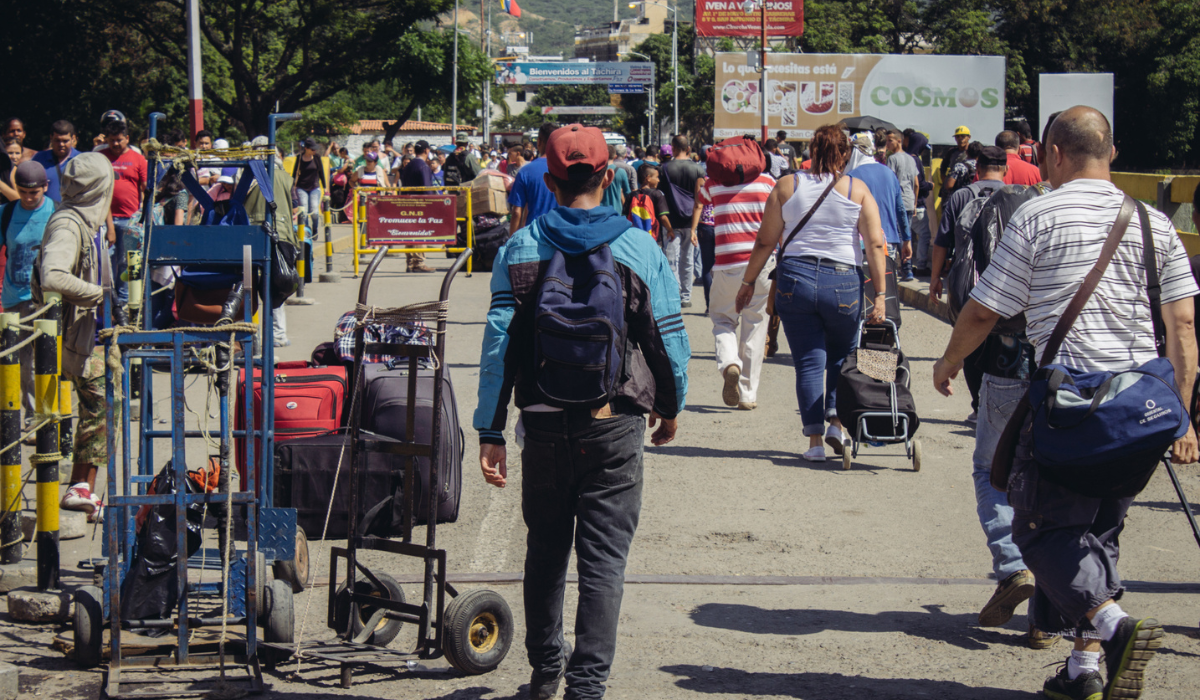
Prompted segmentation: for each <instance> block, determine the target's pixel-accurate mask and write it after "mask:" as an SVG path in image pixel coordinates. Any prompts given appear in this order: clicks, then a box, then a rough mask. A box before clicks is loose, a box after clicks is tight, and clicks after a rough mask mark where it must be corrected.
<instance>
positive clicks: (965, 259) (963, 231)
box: [946, 183, 996, 323]
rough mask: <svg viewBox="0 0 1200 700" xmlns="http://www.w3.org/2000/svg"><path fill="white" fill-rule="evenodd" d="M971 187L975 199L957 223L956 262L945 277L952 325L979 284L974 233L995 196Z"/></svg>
mask: <svg viewBox="0 0 1200 700" xmlns="http://www.w3.org/2000/svg"><path fill="white" fill-rule="evenodd" d="M970 187H971V191H972V192H974V193H975V196H974V197H972V198H971V200H970V201H969V202H967V204H966V206H964V207H963V208H962V211H960V212H959V213H958V218H957V219H955V221H954V258H953V261H952V262H951V263H950V271H949V272H947V273H946V300H947V301H948V302H949V306H950V322H951V323H954V322H955V321H957V320H958V312H960V311H962V310H963V307H964V306H966V305H967V299H968V298H970V296H971V290H972V289H974V288H975V283H976V282H977V281H979V273H977V272H976V271H975V250H974V245H973V244H972V239H971V229H972V228H973V227H974V226H975V221H976V220H977V219H978V218H979V215H980V213H982V212H983V209H984V207H986V206H987V202H988V201H989V200H990V199H991V197H992V194H994V193H995V192H996V188H995V187H993V186H991V185H983V184H980V183H973V184H972V185H970Z"/></svg>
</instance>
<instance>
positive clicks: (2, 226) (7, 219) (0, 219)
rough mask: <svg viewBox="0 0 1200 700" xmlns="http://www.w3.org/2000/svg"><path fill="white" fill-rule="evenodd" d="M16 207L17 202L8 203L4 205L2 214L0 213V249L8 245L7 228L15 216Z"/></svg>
mask: <svg viewBox="0 0 1200 700" xmlns="http://www.w3.org/2000/svg"><path fill="white" fill-rule="evenodd" d="M16 205H17V202H9V203H8V204H5V205H4V212H3V213H0V248H2V247H4V246H5V245H8V227H9V225H10V224H12V220H13V215H14V214H16V211H15V210H16V208H17V207H16Z"/></svg>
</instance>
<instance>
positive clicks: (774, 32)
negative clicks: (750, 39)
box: [696, 0, 804, 36]
mask: <svg viewBox="0 0 1200 700" xmlns="http://www.w3.org/2000/svg"><path fill="white" fill-rule="evenodd" d="M760 2H761V0H760ZM746 4H747V3H746V2H745V0H696V34H697V35H698V36H762V8H761V6H760V5H759V4H758V3H753V4H752V6H753V8H754V11H753V12H751V13H750V14H747V13H746ZM803 33H804V0H769V1H768V2H767V36H800V35H801V34H803Z"/></svg>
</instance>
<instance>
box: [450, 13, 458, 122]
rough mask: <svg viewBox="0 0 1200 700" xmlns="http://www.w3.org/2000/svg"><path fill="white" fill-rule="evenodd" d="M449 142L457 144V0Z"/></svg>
mask: <svg viewBox="0 0 1200 700" xmlns="http://www.w3.org/2000/svg"><path fill="white" fill-rule="evenodd" d="M450 142H451V143H458V0H454V76H453V78H452V79H451V81H450Z"/></svg>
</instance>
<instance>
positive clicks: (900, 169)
mask: <svg viewBox="0 0 1200 700" xmlns="http://www.w3.org/2000/svg"><path fill="white" fill-rule="evenodd" d="M887 166H888V167H889V168H891V169H892V172H894V173H896V178H897V179H899V180H900V196H901V198H902V199H903V200H904V210H905V211H913V210H914V209H916V208H917V193H916V192H914V191H913V183H914V182H915V181H916V179H917V163H916V161H914V160H913V158H912V156H910V155H908V154H907V153H905V152H904V151H897V152H895V153H893V154H892V155H890V156H888V159H887Z"/></svg>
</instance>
